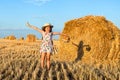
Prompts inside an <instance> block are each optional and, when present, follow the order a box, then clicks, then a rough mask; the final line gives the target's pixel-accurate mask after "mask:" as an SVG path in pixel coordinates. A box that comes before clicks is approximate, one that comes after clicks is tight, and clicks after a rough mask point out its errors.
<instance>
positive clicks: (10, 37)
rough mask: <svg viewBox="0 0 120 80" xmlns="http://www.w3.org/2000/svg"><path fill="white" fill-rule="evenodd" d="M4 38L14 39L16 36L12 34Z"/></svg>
mask: <svg viewBox="0 0 120 80" xmlns="http://www.w3.org/2000/svg"><path fill="white" fill-rule="evenodd" d="M5 39H8V40H16V37H15V36H14V35H10V36H7V37H5Z"/></svg>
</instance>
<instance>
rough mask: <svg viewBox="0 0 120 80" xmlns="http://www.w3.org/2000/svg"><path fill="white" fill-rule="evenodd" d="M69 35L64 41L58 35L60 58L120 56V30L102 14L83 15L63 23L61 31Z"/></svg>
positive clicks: (80, 58)
mask: <svg viewBox="0 0 120 80" xmlns="http://www.w3.org/2000/svg"><path fill="white" fill-rule="evenodd" d="M62 33H64V34H67V35H69V36H70V41H69V42H68V43H65V42H64V41H63V36H60V46H59V52H58V56H59V58H60V59H61V60H66V61H74V60H75V61H78V60H90V59H91V58H92V59H97V60H98V59H99V60H107V59H112V60H113V59H119V58H120V51H119V50H120V31H119V29H118V28H117V27H116V26H115V25H114V24H113V23H112V22H110V21H108V20H106V19H105V17H103V16H92V15H90V16H85V17H83V18H78V19H74V20H70V21H68V22H66V23H65V27H64V30H63V32H62Z"/></svg>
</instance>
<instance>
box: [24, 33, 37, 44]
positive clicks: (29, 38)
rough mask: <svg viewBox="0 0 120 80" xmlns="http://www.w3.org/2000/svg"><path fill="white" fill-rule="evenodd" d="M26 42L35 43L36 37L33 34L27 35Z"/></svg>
mask: <svg viewBox="0 0 120 80" xmlns="http://www.w3.org/2000/svg"><path fill="white" fill-rule="evenodd" d="M26 41H27V42H35V41H36V36H35V35H33V34H28V35H27V38H26Z"/></svg>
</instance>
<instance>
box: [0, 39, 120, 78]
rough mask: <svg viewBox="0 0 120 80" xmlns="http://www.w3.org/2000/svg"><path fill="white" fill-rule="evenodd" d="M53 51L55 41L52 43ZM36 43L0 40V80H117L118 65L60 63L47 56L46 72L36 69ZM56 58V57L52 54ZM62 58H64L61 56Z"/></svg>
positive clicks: (119, 62) (105, 63) (109, 62)
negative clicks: (48, 62)
mask: <svg viewBox="0 0 120 80" xmlns="http://www.w3.org/2000/svg"><path fill="white" fill-rule="evenodd" d="M54 43H55V44H54V45H55V47H56V48H54V49H56V51H57V47H58V43H59V41H55V40H54ZM39 44H40V41H36V42H31V43H29V42H24V41H15V40H14V41H13V40H12V41H9V40H3V39H2V40H1V39H0V80H119V79H120V65H119V64H120V61H118V60H117V61H107V62H97V63H96V62H93V61H91V62H90V63H89V64H87V63H84V62H82V61H79V62H77V63H76V62H67V61H66V62H60V61H56V60H55V59H54V55H52V56H51V68H50V70H49V71H47V70H46V69H44V70H42V69H41V68H40V53H39V47H40V46H39ZM55 54H56V53H55ZM63 56H64V55H63Z"/></svg>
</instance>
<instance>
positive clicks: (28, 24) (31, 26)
mask: <svg viewBox="0 0 120 80" xmlns="http://www.w3.org/2000/svg"><path fill="white" fill-rule="evenodd" d="M26 26H28V27H30V28H32V29H34V30H36V31H38V32H40V33H42V32H44V31H43V30H41V29H39V28H38V27H36V26H33V25H31V24H30V23H29V22H27V23H26Z"/></svg>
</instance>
